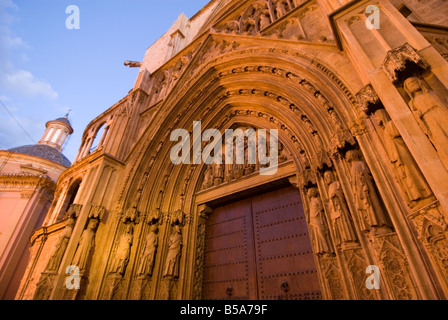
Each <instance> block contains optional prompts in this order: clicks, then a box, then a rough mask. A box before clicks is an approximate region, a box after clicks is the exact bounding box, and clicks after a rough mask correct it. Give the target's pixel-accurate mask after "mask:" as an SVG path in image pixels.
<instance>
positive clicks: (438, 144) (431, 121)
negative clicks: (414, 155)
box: [404, 77, 448, 170]
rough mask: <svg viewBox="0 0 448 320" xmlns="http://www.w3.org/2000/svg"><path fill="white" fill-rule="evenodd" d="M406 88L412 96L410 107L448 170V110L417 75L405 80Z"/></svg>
mask: <svg viewBox="0 0 448 320" xmlns="http://www.w3.org/2000/svg"><path fill="white" fill-rule="evenodd" d="M404 90H405V91H406V93H407V94H408V95H409V97H410V98H411V101H410V102H409V107H410V109H411V111H412V113H413V114H414V117H415V118H416V120H417V122H418V124H419V125H420V127H421V128H422V130H423V132H424V133H425V134H426V135H427V136H428V138H429V140H430V141H431V142H432V144H433V145H434V147H435V148H436V150H437V153H438V155H439V157H440V160H441V161H442V163H443V165H444V166H445V168H446V169H447V170H448V148H447V145H448V126H447V125H446V124H447V123H448V110H447V106H446V105H445V104H444V103H442V101H440V100H439V99H438V97H436V96H435V95H434V94H433V93H432V91H431V89H430V88H429V86H428V85H427V84H426V82H424V81H423V80H421V79H419V78H417V77H410V78H408V79H406V80H405V81H404Z"/></svg>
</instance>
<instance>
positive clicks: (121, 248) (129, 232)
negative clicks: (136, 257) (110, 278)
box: [110, 224, 134, 275]
mask: <svg viewBox="0 0 448 320" xmlns="http://www.w3.org/2000/svg"><path fill="white" fill-rule="evenodd" d="M133 238H134V227H132V225H131V224H127V225H126V229H125V232H124V234H122V235H121V237H120V239H119V241H118V248H117V251H116V253H115V258H114V260H113V261H112V266H111V270H110V273H118V274H121V275H124V273H125V271H126V266H127V265H128V262H129V257H130V256H131V247H132V242H133Z"/></svg>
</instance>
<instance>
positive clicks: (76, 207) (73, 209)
mask: <svg viewBox="0 0 448 320" xmlns="http://www.w3.org/2000/svg"><path fill="white" fill-rule="evenodd" d="M81 209H82V205H81V204H75V203H73V204H72V205H70V207H69V208H68V210H67V216H68V217H72V218H77V217H79V213H80V212H81Z"/></svg>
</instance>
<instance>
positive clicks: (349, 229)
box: [324, 170, 357, 245]
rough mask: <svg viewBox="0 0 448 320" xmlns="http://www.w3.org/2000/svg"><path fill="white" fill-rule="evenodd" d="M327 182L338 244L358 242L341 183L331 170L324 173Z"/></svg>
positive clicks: (334, 232)
mask: <svg viewBox="0 0 448 320" xmlns="http://www.w3.org/2000/svg"><path fill="white" fill-rule="evenodd" d="M324 180H325V184H326V185H327V186H328V197H329V198H330V199H329V208H330V218H331V220H332V222H333V234H334V238H335V243H336V244H337V245H346V244H349V243H356V242H357V237H356V233H355V230H354V228H353V224H352V222H351V218H350V211H349V209H348V206H347V202H346V200H345V196H344V193H343V191H342V188H341V183H340V182H339V181H337V180H336V179H335V177H334V173H333V171H331V170H327V171H325V173H324Z"/></svg>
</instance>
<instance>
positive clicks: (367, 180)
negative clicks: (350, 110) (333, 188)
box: [346, 150, 390, 232]
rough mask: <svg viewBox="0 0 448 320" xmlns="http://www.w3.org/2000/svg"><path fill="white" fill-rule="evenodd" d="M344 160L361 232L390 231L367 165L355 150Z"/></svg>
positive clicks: (349, 152)
mask: <svg viewBox="0 0 448 320" xmlns="http://www.w3.org/2000/svg"><path fill="white" fill-rule="evenodd" d="M346 158H347V161H348V162H349V163H351V178H352V181H351V183H352V186H353V191H354V196H355V204H356V209H357V211H358V215H359V218H360V224H361V228H362V230H363V231H364V232H369V231H370V230H371V229H372V228H374V231H375V232H376V231H378V230H382V231H384V232H388V231H390V228H389V227H390V225H389V223H388V221H387V218H386V214H385V212H384V211H385V209H384V208H383V205H382V203H381V199H380V196H379V195H378V193H377V191H376V188H375V182H374V181H373V177H372V174H371V173H370V170H369V168H368V167H367V164H366V163H365V162H364V161H362V160H361V156H360V154H359V152H358V151H357V150H350V151H348V152H347V154H346Z"/></svg>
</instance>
